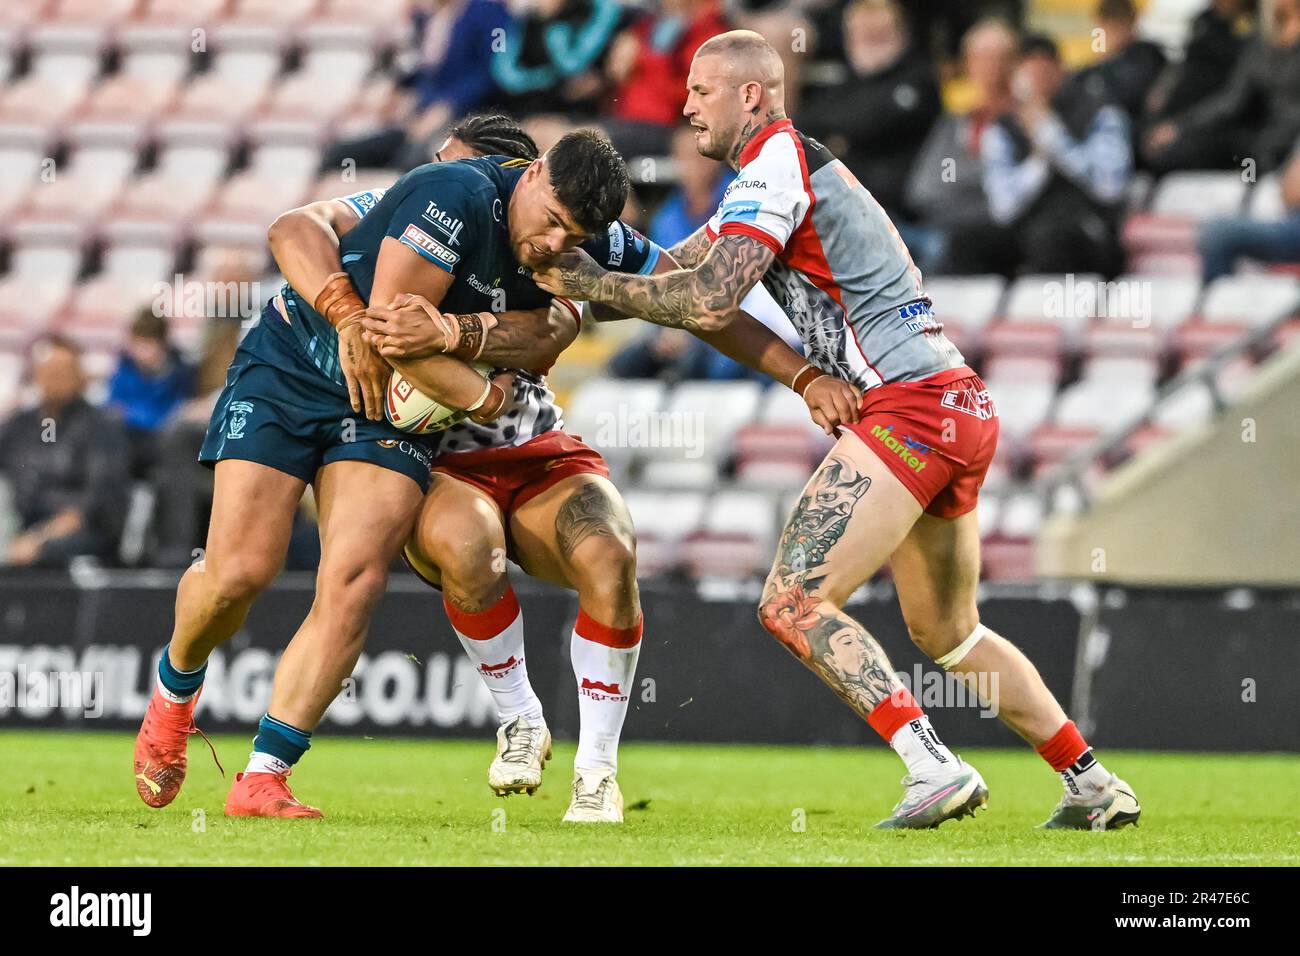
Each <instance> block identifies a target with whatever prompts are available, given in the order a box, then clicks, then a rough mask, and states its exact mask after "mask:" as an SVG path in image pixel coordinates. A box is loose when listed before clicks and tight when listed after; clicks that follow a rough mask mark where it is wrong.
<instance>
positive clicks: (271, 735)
mask: <svg viewBox="0 0 1300 956" xmlns="http://www.w3.org/2000/svg"><path fill="white" fill-rule="evenodd" d="M310 746H311V731H309V730H299V729H298V728H297V727H294V726H292V725H290V724H286V723H285V722H284V721H283V720H276V719H275V718H274V717H272V716H271V715H270V714H267V715H265V716H264V717H263V718H262V720H261V721H260V722H259V723H258V725H257V736H256V737H254V738H253V752H254V753H260V754H268V755H269V756H272V757H274V758H275V759H276V760H279V761H280V762H281V763H283V764H285V765H286V768H287V767H292V766H293V765H294V764H296V763H297V762H298V760H299V759H300V758H301V757H302V755H303V754H305V753H306V752H307V748H309V747H310Z"/></svg>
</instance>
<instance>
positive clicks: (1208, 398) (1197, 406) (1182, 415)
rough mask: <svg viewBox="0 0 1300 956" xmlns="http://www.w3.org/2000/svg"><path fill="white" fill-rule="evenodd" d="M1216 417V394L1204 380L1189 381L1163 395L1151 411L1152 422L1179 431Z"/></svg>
mask: <svg viewBox="0 0 1300 956" xmlns="http://www.w3.org/2000/svg"><path fill="white" fill-rule="evenodd" d="M1213 417H1214V396H1213V395H1211V393H1210V389H1209V387H1208V386H1207V385H1206V384H1205V383H1204V382H1197V381H1193V382H1188V383H1187V384H1186V385H1184V386H1182V387H1181V388H1179V389H1178V390H1177V391H1175V392H1173V393H1172V394H1170V395H1166V396H1164V397H1162V399H1161V400H1160V401H1159V402H1158V403H1157V404H1156V406H1155V408H1154V409H1153V410H1152V413H1151V423H1152V424H1153V425H1155V426H1157V427H1159V428H1161V429H1164V430H1165V431H1169V432H1178V431H1183V430H1185V429H1188V428H1194V427H1196V426H1198V425H1203V424H1205V423H1206V422H1208V421H1210V419H1211V418H1213Z"/></svg>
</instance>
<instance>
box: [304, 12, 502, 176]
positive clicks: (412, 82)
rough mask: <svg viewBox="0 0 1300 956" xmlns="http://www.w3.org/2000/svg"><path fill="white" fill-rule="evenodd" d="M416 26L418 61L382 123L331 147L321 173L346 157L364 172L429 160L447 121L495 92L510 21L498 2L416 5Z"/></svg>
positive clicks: (403, 78) (406, 74)
mask: <svg viewBox="0 0 1300 956" xmlns="http://www.w3.org/2000/svg"><path fill="white" fill-rule="evenodd" d="M411 24H412V31H413V34H414V37H415V53H414V56H415V59H416V63H415V65H414V66H412V67H411V68H410V69H407V70H405V71H404V72H403V73H402V74H401V76H400V77H399V79H398V86H399V92H398V95H397V97H396V99H395V100H394V102H393V104H392V108H391V110H390V112H389V115H388V116H387V117H385V122H383V123H381V125H380V128H379V129H377V130H375V131H373V132H371V133H368V134H366V135H364V136H361V137H358V138H356V139H350V140H341V141H339V142H336V143H334V144H332V145H331V146H330V147H329V148H328V149H326V150H325V153H324V155H323V157H322V159H321V169H322V170H323V171H326V172H333V171H337V170H338V168H339V166H340V165H341V164H342V163H343V161H344V160H347V159H351V160H353V161H354V162H355V163H356V164H357V166H358V167H363V168H364V167H386V166H395V167H397V168H399V169H410V168H412V167H414V166H418V165H420V164H421V163H427V162H429V161H430V159H431V158H432V153H433V150H434V149H435V148H436V145H437V144H436V143H435V142H434V141H435V140H439V141H440V133H441V132H442V130H443V129H444V128H445V127H446V126H447V125H448V124H449V123H451V122H452V121H453V120H455V119H457V118H459V117H461V116H464V115H465V114H466V113H470V112H472V111H473V110H474V109H475V108H476V107H478V106H481V105H483V104H485V103H487V102H488V101H489V100H491V99H493V98H494V97H495V96H496V95H497V94H496V87H495V85H494V83H493V81H492V61H493V58H494V56H495V54H494V53H493V44H494V43H495V42H496V41H497V39H498V37H499V36H500V35H503V33H504V31H505V30H506V28H507V27H508V26H509V24H510V14H509V13H508V12H507V11H506V8H505V6H503V5H502V4H501V3H500V2H498V0H417V2H416V3H414V4H413V5H412V10H411ZM498 30H500V31H502V34H497V33H496V32H495V31H498Z"/></svg>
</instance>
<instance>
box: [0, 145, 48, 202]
mask: <svg viewBox="0 0 1300 956" xmlns="http://www.w3.org/2000/svg"><path fill="white" fill-rule="evenodd" d="M45 158H46V157H45V151H44V150H41V149H36V148H32V147H24V146H22V145H21V144H16V145H14V146H3V147H0V216H3V215H6V214H8V212H9V211H10V210H11V209H13V208H14V207H15V206H17V205H18V204H19V203H21V202H22V201H23V200H24V199H26V198H27V196H28V195H29V194H30V192H31V190H32V189H34V188H35V187H36V186H37V184H38V182H37V175H38V174H39V173H40V170H41V164H42V162H44V160H45Z"/></svg>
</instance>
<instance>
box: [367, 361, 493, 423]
mask: <svg viewBox="0 0 1300 956" xmlns="http://www.w3.org/2000/svg"><path fill="white" fill-rule="evenodd" d="M472 364H473V367H474V371H476V372H478V373H479V374H480V375H482V376H483V377H484V378H487V376H488V374H489V373H491V371H492V368H493V366H491V365H489V364H487V363H486V362H474V363H472ZM384 412H385V414H386V416H387V418H388V420H389V422H391V423H392V424H393V427H394V428H400V429H401V430H402V431H404V432H410V433H411V434H413V435H428V434H430V433H431V432H439V431H442V430H443V429H444V428H450V427H451V426H452V425H454V424H456V423H457V422H458V421H461V420H462V419H464V418H465V416H466V414H467V413H466V412H464V411H462V410H461V409H458V408H448V407H447V406H446V405H443V404H442V403H440V402H435V401H434V400H433V399H431V398H430V397H429V396H428V395H425V394H424V393H423V392H421V391H420V390H419V389H418V388H416V387H415V386H414V385H412V384H411V383H410V382H409V381H407V379H406V377H405V376H404V375H403V374H402V373H401V372H399V371H397V369H393V374H392V375H390V376H389V377H388V394H387V395H386V396H385V397H384Z"/></svg>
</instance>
